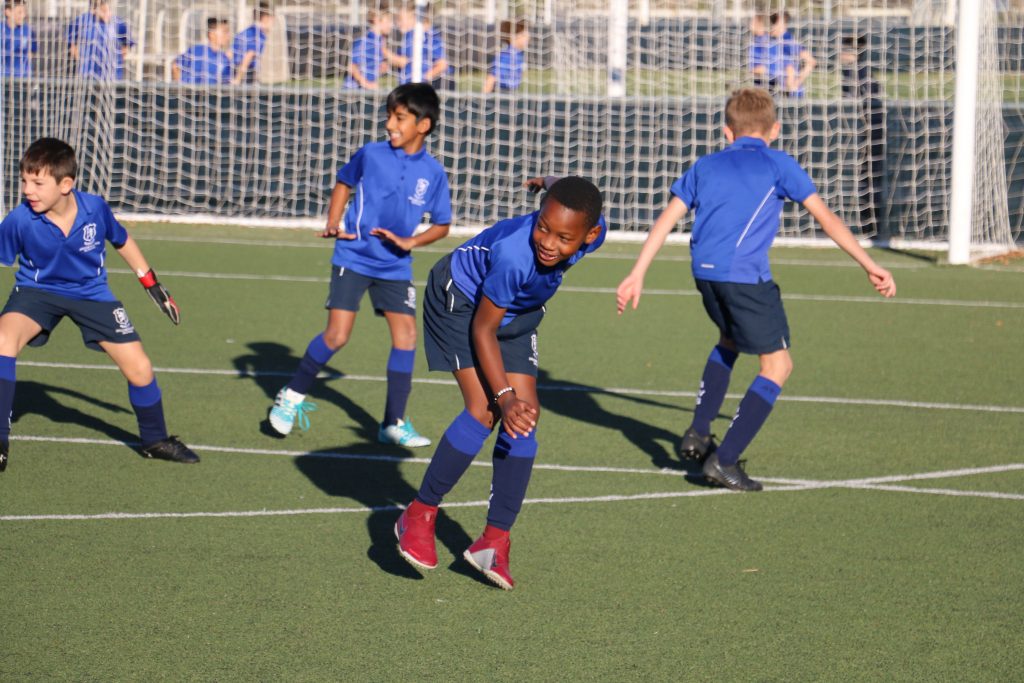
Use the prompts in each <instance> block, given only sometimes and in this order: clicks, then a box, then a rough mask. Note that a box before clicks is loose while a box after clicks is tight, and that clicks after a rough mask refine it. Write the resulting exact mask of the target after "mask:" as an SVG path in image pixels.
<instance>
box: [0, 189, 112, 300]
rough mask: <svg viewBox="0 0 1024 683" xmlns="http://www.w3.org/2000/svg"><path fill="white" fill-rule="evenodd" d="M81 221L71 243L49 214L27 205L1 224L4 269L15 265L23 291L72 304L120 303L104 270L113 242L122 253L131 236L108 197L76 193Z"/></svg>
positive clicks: (70, 235) (16, 279) (0, 255)
mask: <svg viewBox="0 0 1024 683" xmlns="http://www.w3.org/2000/svg"><path fill="white" fill-rule="evenodd" d="M73 192H74V194H75V202H76V203H77V204H78V215H77V216H75V223H74V225H73V226H72V227H71V232H70V233H68V236H67V237H65V236H64V233H63V232H61V229H60V228H58V227H57V226H56V225H54V223H53V222H52V221H51V220H50V219H49V218H47V217H46V216H45V215H44V214H41V213H36V212H35V211H33V210H32V209H31V208H29V205H28V202H27V201H26V202H22V203H21V204H19V205H18V206H17V207H15V209H14V210H13V211H11V212H10V213H9V214H7V217H6V218H4V220H3V222H2V223H0V263H3V264H5V265H8V266H10V265H14V261H15V259H17V261H18V272H17V273H16V274H15V276H14V284H15V286H17V287H33V288H35V289H42V290H45V291H47V292H52V293H53V294H60V295H61V296H66V297H70V298H72V299H88V300H90V301H115V300H116V299H115V297H114V295H113V293H112V292H111V291H110V287H109V285H108V284H107V269H106V266H105V265H104V261H105V258H106V245H105V244H104V242H107V241H109V242H110V243H111V244H113V245H114V246H115V247H121V246H123V245H124V243H125V242H127V241H128V232H127V231H126V230H125V229H124V227H123V226H122V225H121V224H120V223H118V222H117V219H116V218H114V214H113V212H112V211H111V210H110V207H109V206H107V203H106V202H105V201H104V200H103V198H102V197H98V196H96V195H92V194H86V193H85V192H79V191H78V190H73Z"/></svg>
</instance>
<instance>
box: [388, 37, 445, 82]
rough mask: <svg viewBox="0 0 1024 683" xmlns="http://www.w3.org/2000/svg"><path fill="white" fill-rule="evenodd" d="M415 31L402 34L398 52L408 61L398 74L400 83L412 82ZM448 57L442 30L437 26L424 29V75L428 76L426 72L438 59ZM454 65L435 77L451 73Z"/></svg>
mask: <svg viewBox="0 0 1024 683" xmlns="http://www.w3.org/2000/svg"><path fill="white" fill-rule="evenodd" d="M415 34H416V32H415V31H406V32H405V33H404V34H403V35H402V45H401V47H399V49H398V54H400V55H402V56H403V57H406V58H408V60H409V61H408V63H407V64H406V65H405V66H403V67H402V71H401V72H400V73H399V75H398V82H399V83H410V82H412V53H413V50H412V48H413V39H414V37H415ZM442 59H446V57H445V54H444V41H443V40H442V39H441V32H440V31H438V30H437V29H435V28H431V29H427V30H425V31H423V76H424V79H425V78H426V74H427V72H428V71H430V67H432V66H434V64H436V63H437V62H438V61H440V60H442ZM451 72H452V67H451V66H449V67H448V68H447V69H446V70H445V71H442V72H441V73H439V74H438V75H437V76H435V77H434V78H441V77H442V76H444V75H445V74H448V73H451Z"/></svg>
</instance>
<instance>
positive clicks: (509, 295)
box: [451, 211, 608, 325]
mask: <svg viewBox="0 0 1024 683" xmlns="http://www.w3.org/2000/svg"><path fill="white" fill-rule="evenodd" d="M539 216H540V211H534V212H533V213H531V214H527V215H525V216H517V217H516V218H508V219H506V220H503V221H499V222H497V223H495V224H494V225H492V226H491V227H489V228H487V229H486V230H484V231H482V232H481V233H480V234H478V235H476V236H475V237H473V238H472V239H470V240H468V241H467V242H465V243H463V245H462V246H460V247H458V248H457V249H455V251H453V252H452V261H451V269H452V281H453V282H454V283H455V286H456V287H458V288H459V291H460V292H462V293H463V294H465V295H466V296H467V297H468V298H469V299H471V300H472V301H473V302H474V303H475V304H477V305H479V304H480V298H481V297H482V296H486V297H487V298H488V299H490V300H491V301H492V302H493V303H494V305H495V306H498V307H500V308H504V309H506V310H505V317H504V318H503V319H502V325H504V324H506V323H508V322H509V321H510V320H512V319H513V318H515V317H516V316H517V315H519V314H520V313H525V312H527V311H532V310H535V309H537V308H539V307H541V306H543V305H544V304H545V302H547V300H548V299H550V298H551V297H552V296H554V294H555V291H556V290H557V289H558V286H559V285H560V284H562V275H563V274H564V273H565V271H567V270H568V269H569V268H570V267H572V266H573V265H574V264H575V263H577V262H578V261H579V260H580V259H581V258H583V257H584V256H585V255H586V254H589V253H590V252H592V251H595V250H596V249H597V248H598V247H600V246H601V244H602V243H603V242H604V238H605V235H606V234H607V232H608V228H607V226H606V225H605V221H604V217H603V216H602V217H601V219H600V225H601V235H600V236H599V237H598V238H597V239H596V240H594V241H593V242H592V243H590V244H584V245H583V246H582V247H580V250H579V251H577V252H576V253H575V254H573V255H572V256H570V257H569V258H568V259H566V260H565V261H562V262H560V263H558V264H556V265H554V266H552V267H550V268H548V267H546V266H541V265H539V264H538V263H537V254H536V252H535V251H534V245H533V228H534V226H535V225H536V223H537V218H538V217H539Z"/></svg>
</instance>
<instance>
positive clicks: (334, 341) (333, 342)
mask: <svg viewBox="0 0 1024 683" xmlns="http://www.w3.org/2000/svg"><path fill="white" fill-rule="evenodd" d="M323 338H324V344H326V345H327V348H329V349H330V350H331V351H337V350H338V349H340V348H341V347H342V346H344V345H345V344H347V343H348V332H345V331H343V330H332V329H331V328H327V330H325V331H324V334H323Z"/></svg>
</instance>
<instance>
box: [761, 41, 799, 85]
mask: <svg viewBox="0 0 1024 683" xmlns="http://www.w3.org/2000/svg"><path fill="white" fill-rule="evenodd" d="M803 51H804V46H803V45H801V44H800V43H799V42H797V40H796V39H795V38H793V34H791V33H790V32H789V31H787V32H786V34H785V35H783V36H782V38H780V39H778V40H776V41H773V42H772V44H771V48H770V49H769V50H768V76H769V78H771V79H772V80H774V81H777V82H778V83H779V84H780V85H781V86H782V87H783V89H784V90H785V86H786V70H787V69H788V68H789V67H793V69H794V71H796V72H797V73H799V72H800V55H801V54H802V53H803ZM787 94H789V95H791V96H794V97H802V96H803V94H804V89H803V87H800V88H798V89H797V90H794V91H792V92H787Z"/></svg>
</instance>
